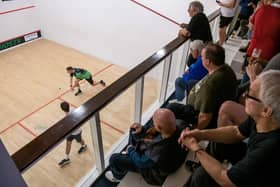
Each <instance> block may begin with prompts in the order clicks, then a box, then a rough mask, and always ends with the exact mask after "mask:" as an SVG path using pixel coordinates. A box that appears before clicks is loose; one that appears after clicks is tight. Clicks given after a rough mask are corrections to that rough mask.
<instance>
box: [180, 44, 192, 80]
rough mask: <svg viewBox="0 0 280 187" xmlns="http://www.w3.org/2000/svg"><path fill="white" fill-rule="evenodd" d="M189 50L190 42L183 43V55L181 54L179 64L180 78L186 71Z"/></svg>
mask: <svg viewBox="0 0 280 187" xmlns="http://www.w3.org/2000/svg"><path fill="white" fill-rule="evenodd" d="M189 50H190V42H189V40H188V41H187V42H185V44H184V47H183V54H182V60H181V63H180V69H179V76H181V75H182V74H183V73H184V72H185V70H186V65H187V58H188V56H189Z"/></svg>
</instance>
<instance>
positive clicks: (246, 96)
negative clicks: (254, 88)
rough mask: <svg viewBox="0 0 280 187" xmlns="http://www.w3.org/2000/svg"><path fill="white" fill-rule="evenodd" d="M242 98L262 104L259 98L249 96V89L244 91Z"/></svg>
mask: <svg viewBox="0 0 280 187" xmlns="http://www.w3.org/2000/svg"><path fill="white" fill-rule="evenodd" d="M244 96H245V98H249V99H252V100H254V101H257V102H259V103H262V101H261V100H260V99H259V98H256V97H254V96H251V95H249V89H247V90H246V91H245V93H244Z"/></svg>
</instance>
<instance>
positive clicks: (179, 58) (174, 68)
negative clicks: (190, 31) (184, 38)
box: [167, 42, 189, 97]
mask: <svg viewBox="0 0 280 187" xmlns="http://www.w3.org/2000/svg"><path fill="white" fill-rule="evenodd" d="M184 45H187V46H188V45H189V44H188V42H187V43H185V44H184ZM184 45H182V46H181V47H179V48H178V49H177V50H176V51H174V52H173V54H172V61H171V68H170V75H169V79H168V89H167V97H168V96H169V95H170V93H172V92H173V91H174V90H175V80H176V78H177V77H180V76H182V73H181V72H184V71H185V70H182V69H181V68H183V69H184V68H185V65H184V64H185V63H186V61H185V59H187V57H184V56H183V55H184V54H186V53H184V51H183V50H184ZM182 63H184V64H183V65H182Z"/></svg>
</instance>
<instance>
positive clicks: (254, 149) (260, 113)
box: [179, 70, 280, 187]
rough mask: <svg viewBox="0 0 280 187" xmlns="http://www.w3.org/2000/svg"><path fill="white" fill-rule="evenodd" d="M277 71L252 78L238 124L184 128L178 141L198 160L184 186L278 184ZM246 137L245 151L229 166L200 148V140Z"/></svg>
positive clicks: (279, 89) (279, 124) (279, 77)
mask: <svg viewBox="0 0 280 187" xmlns="http://www.w3.org/2000/svg"><path fill="white" fill-rule="evenodd" d="M279 81H280V71H277V70H269V71H267V72H265V73H262V74H261V75H260V76H259V77H257V79H256V80H254V81H253V82H252V83H251V85H250V89H249V90H248V92H247V93H246V94H245V96H246V105H245V111H246V113H247V114H248V115H250V116H251V118H248V119H247V120H246V121H245V122H244V123H242V124H241V125H239V126H226V127H221V128H217V129H212V130H197V129H196V130H192V131H190V130H188V129H186V130H184V131H183V132H182V134H181V137H180V139H179V142H180V143H181V144H182V145H183V146H185V147H187V148H188V149H189V150H191V151H193V152H194V153H195V155H196V157H197V159H198V160H199V162H200V163H201V166H200V167H199V168H197V169H196V170H195V171H194V173H193V175H192V177H191V178H190V180H189V181H188V182H187V183H186V185H185V186H186V187H199V186H203V187H210V186H211V187H216V186H238V187H249V186H250V187H251V186H254V187H266V186H269V187H272V186H273V187H274V186H275V187H276V186H280V181H279V178H280V173H279V168H280V159H279V158H280V149H279V147H280V108H279V105H280V100H279V97H280V84H279ZM245 138H248V148H247V153H246V155H245V157H244V158H243V159H241V160H240V161H238V162H237V163H236V164H234V165H233V166H232V167H230V168H229V167H228V168H227V167H225V166H223V164H222V163H220V162H219V161H218V160H217V159H216V158H214V157H213V156H211V155H210V154H208V153H207V152H206V151H204V150H203V149H202V148H201V147H200V146H199V144H198V141H200V140H210V141H213V142H219V143H227V144H231V143H235V142H240V141H242V140H244V139H245Z"/></svg>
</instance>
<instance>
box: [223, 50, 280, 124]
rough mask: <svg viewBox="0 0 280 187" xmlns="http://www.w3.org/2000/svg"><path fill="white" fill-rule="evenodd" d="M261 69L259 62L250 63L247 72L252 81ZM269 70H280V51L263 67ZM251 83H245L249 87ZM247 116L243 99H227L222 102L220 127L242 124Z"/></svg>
mask: <svg viewBox="0 0 280 187" xmlns="http://www.w3.org/2000/svg"><path fill="white" fill-rule="evenodd" d="M261 70H262V66H260V65H259V64H258V63H256V64H252V65H249V66H248V67H247V74H248V75H249V77H250V81H251V82H252V81H254V80H255V79H256V77H257V75H258V74H259V73H260V72H261ZM268 70H278V71H280V53H278V54H277V55H275V56H274V57H273V58H271V60H270V61H269V62H268V63H267V65H266V67H265V68H264V69H263V72H265V71H268ZM249 85H250V82H248V83H247V84H246V85H244V87H245V86H248V87H249ZM247 118H248V115H247V114H246V112H245V107H244V105H243V101H241V103H237V102H234V101H226V102H224V103H223V104H222V106H221V108H220V111H219V118H218V127H222V126H228V125H234V124H235V125H237V124H241V122H244V121H245V120H246V119H247Z"/></svg>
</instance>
